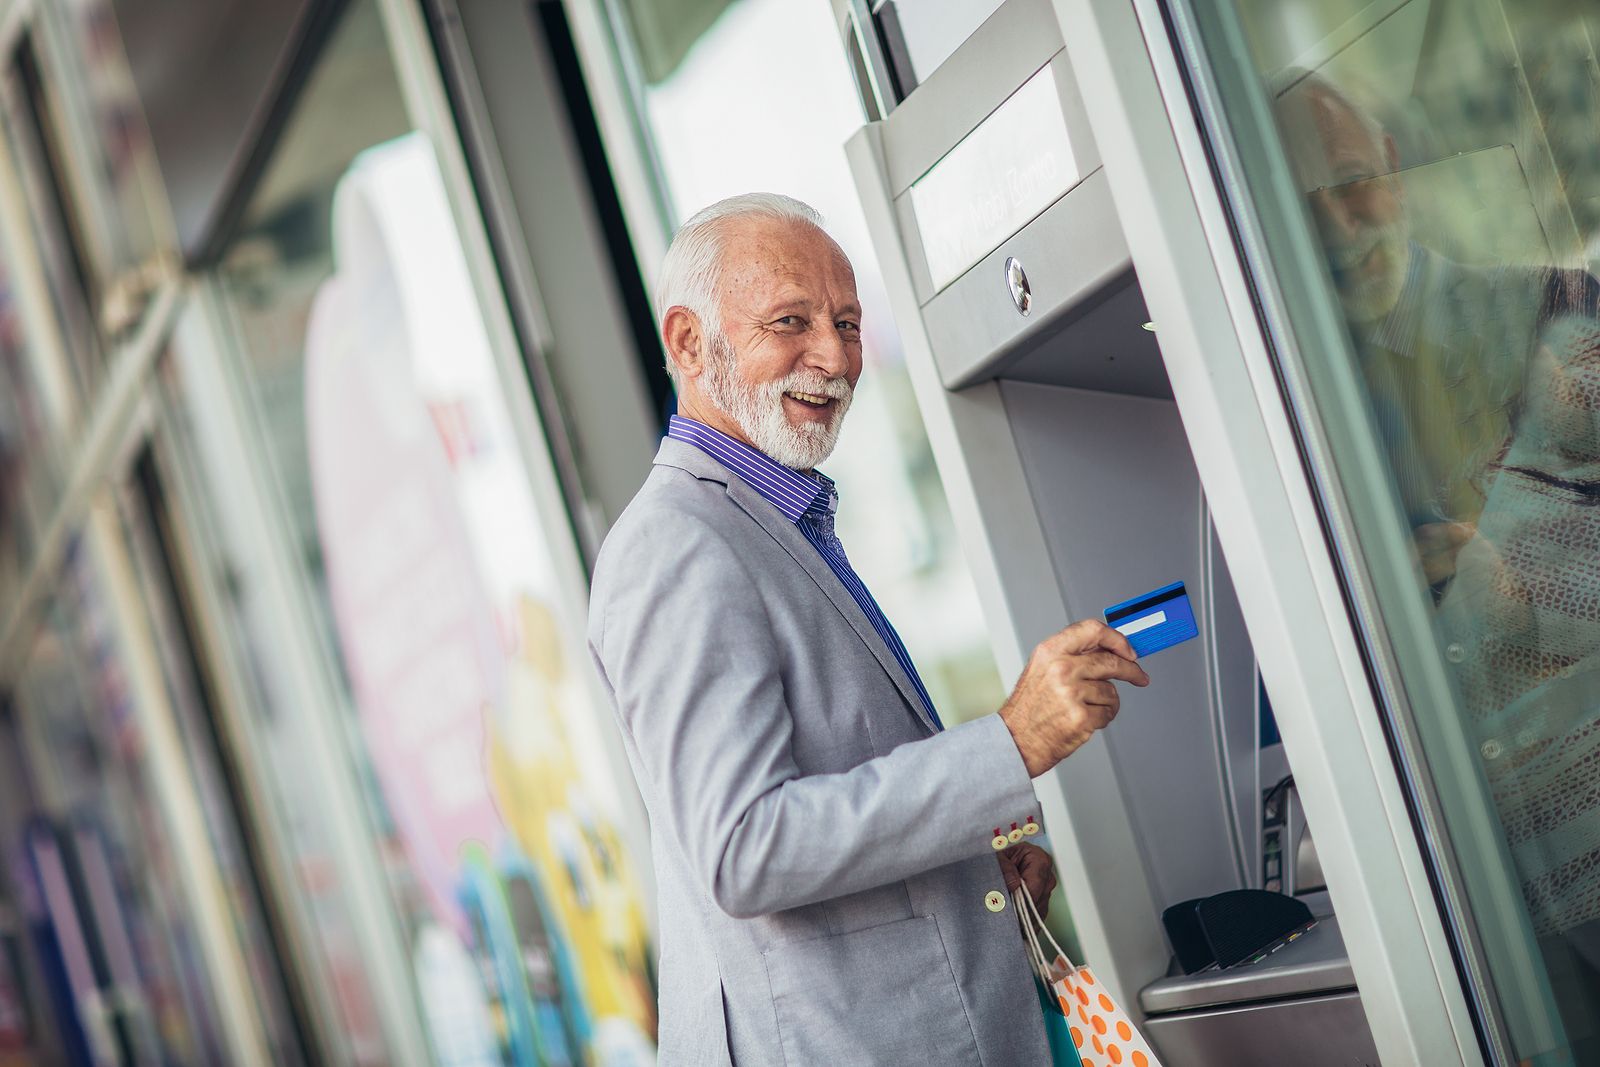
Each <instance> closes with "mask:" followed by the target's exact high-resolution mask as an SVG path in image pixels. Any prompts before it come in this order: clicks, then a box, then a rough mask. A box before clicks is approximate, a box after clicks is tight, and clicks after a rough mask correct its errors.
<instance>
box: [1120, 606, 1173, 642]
mask: <svg viewBox="0 0 1600 1067" xmlns="http://www.w3.org/2000/svg"><path fill="white" fill-rule="evenodd" d="M1166 621H1167V613H1166V612H1164V611H1157V612H1152V613H1151V614H1149V615H1146V616H1145V617H1144V618H1142V619H1134V620H1133V621H1132V622H1125V623H1123V624H1122V625H1121V626H1118V627H1117V633H1119V634H1121V635H1122V636H1123V637H1132V636H1133V635H1134V634H1136V633H1142V632H1143V631H1145V630H1148V629H1150V627H1152V626H1160V625H1161V624H1162V623H1164V622H1166Z"/></svg>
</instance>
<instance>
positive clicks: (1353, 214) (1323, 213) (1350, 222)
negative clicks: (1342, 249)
mask: <svg viewBox="0 0 1600 1067" xmlns="http://www.w3.org/2000/svg"><path fill="white" fill-rule="evenodd" d="M1313 208H1314V211H1315V214H1316V217H1317V221H1318V223H1320V224H1321V226H1322V229H1323V234H1324V236H1325V237H1327V238H1328V239H1329V240H1340V241H1349V240H1351V239H1353V238H1355V237H1357V236H1359V235H1360V234H1361V232H1362V231H1363V230H1364V229H1365V228H1366V220H1365V218H1364V216H1363V213H1362V212H1361V211H1360V210H1359V208H1358V205H1357V204H1356V202H1355V198H1354V197H1351V196H1347V195H1342V194H1341V193H1340V192H1338V191H1328V192H1323V193H1321V194H1319V195H1318V196H1317V197H1316V198H1315V200H1314V202H1313Z"/></svg>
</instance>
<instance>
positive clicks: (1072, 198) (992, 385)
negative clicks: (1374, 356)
mask: <svg viewBox="0 0 1600 1067" xmlns="http://www.w3.org/2000/svg"><path fill="white" fill-rule="evenodd" d="M985 6H986V7H988V8H991V9H994V10H993V13H992V14H991V15H989V16H988V17H987V19H986V20H985V21H983V22H982V24H981V25H980V26H977V27H976V29H975V30H974V31H973V32H972V33H971V35H970V36H968V37H966V38H965V40H964V41H963V42H962V43H961V44H960V45H959V47H957V48H956V49H955V50H954V51H953V52H952V53H950V54H949V56H948V58H945V59H944V60H943V62H942V63H940V64H939V65H938V66H937V68H936V69H934V70H932V71H931V72H921V73H923V77H921V78H920V79H919V80H918V82H917V84H916V87H915V90H914V91H911V92H904V85H905V84H906V83H907V82H909V81H910V80H911V77H910V75H911V74H913V73H915V72H910V71H908V70H907V69H906V67H905V66H904V63H905V56H904V53H903V50H901V49H897V48H896V47H893V46H894V45H895V39H894V37H893V32H894V31H895V29H896V27H895V26H894V24H893V22H892V15H893V9H892V6H891V7H890V8H889V9H888V11H887V12H886V11H885V10H884V9H883V7H882V5H880V6H879V9H878V10H876V11H867V10H865V9H864V8H863V7H862V6H861V5H854V4H845V5H844V6H843V8H842V9H841V10H842V12H843V13H844V14H845V15H847V16H849V15H852V14H853V15H855V16H857V17H856V18H847V19H846V20H845V25H846V27H847V38H846V45H847V49H848V50H849V51H850V53H851V55H852V58H853V61H854V63H855V68H856V72H857V75H858V78H859V79H860V81H861V83H862V84H863V85H870V84H871V83H872V82H873V81H874V80H875V79H876V80H878V81H879V83H880V84H881V83H883V82H890V81H892V82H898V83H899V85H900V86H901V92H900V94H898V95H903V96H904V99H903V100H900V101H898V103H897V106H895V107H894V108H893V110H892V111H891V112H890V113H888V114H887V115H884V116H883V117H881V118H880V119H879V120H878V121H875V122H873V123H870V124H869V125H868V126H867V127H866V128H864V129H863V130H861V131H860V132H859V133H858V134H857V135H856V136H855V137H854V138H853V139H852V141H851V142H850V144H849V146H848V153H849V157H850V160H851V166H852V169H853V171H854V173H855V176H856V180H857V183H858V186H859V189H860V193H861V197H862V200H863V203H864V204H865V206H866V208H867V214H868V220H869V225H870V226H871V228H872V231H873V240H874V243H875V245H876V246H877V252H878V256H879V259H880V260H881V261H882V263H883V266H884V271H885V275H886V282H887V284H888V287H889V290H890V296H891V300H892V301H893V302H894V305H895V307H894V311H895V317H896V321H897V325H898V326H899V328H900V330H901V333H902V335H903V336H904V337H905V338H906V344H907V348H908V354H907V360H908V364H909V365H910V369H911V372H912V375H913V378H914V382H915V387H916V390H917V394H918V400H919V404H920V406H921V408H922V410H923V414H924V417H925V419H926V420H927V422H928V425H929V432H930V435H931V436H932V437H933V438H934V440H935V444H936V454H938V458H939V459H940V462H941V470H942V472H943V474H944V477H945V480H946V483H947V486H948V487H949V488H950V492H951V498H952V504H953V508H954V510H955V511H956V513H957V521H958V524H959V525H960V526H961V527H962V533H963V538H964V543H965V545H966V548H967V551H968V554H969V557H971V558H972V560H973V566H974V569H975V571H976V577H977V579H978V583H979V585H980V587H981V590H982V594H983V595H984V596H985V598H986V600H987V603H986V609H987V611H988V612H989V618H990V620H991V623H995V622H996V620H1005V625H1000V626H998V627H997V628H998V629H1000V630H1003V631H1005V632H1004V633H1003V634H1001V636H1000V637H999V638H997V647H998V648H999V649H1000V651H1001V654H1002V658H1005V657H1006V656H1010V657H1011V658H1012V660H1013V665H1020V659H1019V658H1018V657H1020V656H1021V655H1024V654H1025V652H1026V650H1027V649H1028V648H1029V647H1031V644H1032V643H1033V642H1035V641H1037V640H1038V639H1039V638H1040V637H1043V636H1044V635H1046V634H1048V633H1050V632H1052V631H1053V630H1055V629H1057V628H1059V627H1060V626H1061V625H1062V624H1064V623H1065V622H1066V621H1067V620H1069V619H1073V618H1082V617H1090V616H1098V615H1099V614H1100V613H1101V611H1102V609H1104V608H1105V607H1106V606H1107V605H1112V604H1116V603H1118V602H1119V601H1123V600H1125V599H1127V598H1128V597H1131V596H1135V595H1138V594H1140V593H1142V592H1145V591H1147V590H1153V589H1157V588H1159V587H1162V586H1164V585H1167V584H1168V583H1171V582H1176V581H1183V582H1184V583H1186V586H1187V589H1188V591H1189V594H1190V596H1191V600H1192V603H1193V606H1194V609H1195V615H1196V618H1197V620H1198V622H1199V631H1200V636H1199V638H1198V639H1196V640H1192V641H1189V642H1187V643H1185V644H1181V645H1178V646H1175V647H1173V648H1170V649H1168V650H1166V651H1163V652H1160V653H1158V654H1156V655H1154V656H1152V657H1150V659H1149V660H1148V661H1146V663H1145V667H1146V669H1147V670H1148V671H1149V673H1150V675H1151V678H1152V685H1151V686H1150V687H1149V688H1148V689H1145V690H1135V689H1132V688H1125V689H1124V690H1123V696H1122V711H1121V714H1120V715H1119V717H1118V718H1117V720H1116V722H1115V723H1114V724H1113V725H1112V726H1111V727H1110V728H1109V729H1107V730H1106V731H1105V732H1104V733H1103V734H1102V735H1101V737H1100V738H1099V739H1097V740H1096V741H1095V742H1092V743H1091V744H1090V745H1089V746H1086V747H1085V748H1084V749H1082V750H1080V751H1079V752H1078V753H1076V754H1074V755H1073V756H1072V757H1071V758H1070V759H1069V760H1067V761H1066V762H1065V763H1063V764H1062V765H1061V766H1060V767H1059V768H1058V769H1057V770H1056V771H1055V772H1053V773H1052V775H1050V776H1048V777H1047V778H1045V779H1041V781H1040V782H1039V783H1038V788H1039V793H1040V796H1041V803H1042V804H1043V805H1044V808H1045V813H1046V818H1047V823H1048V825H1047V827H1046V829H1047V831H1048V832H1049V833H1050V834H1051V838H1052V844H1053V845H1054V847H1055V851H1056V854H1057V857H1058V860H1059V862H1060V867H1061V874H1062V878H1063V883H1064V885H1065V886H1066V889H1067V893H1068V897H1069V899H1070V900H1071V902H1072V907H1073V914H1074V917H1075V919H1076V921H1077V923H1078V926H1079V928H1080V931H1081V932H1082V936H1083V940H1084V944H1085V947H1086V949H1087V951H1088V953H1089V961H1090V962H1091V963H1092V964H1094V965H1095V967H1096V969H1097V971H1098V972H1100V973H1102V975H1103V976H1104V977H1106V978H1107V979H1108V980H1109V981H1110V983H1111V984H1112V986H1113V988H1114V989H1116V990H1117V991H1119V992H1120V994H1121V995H1122V997H1123V1000H1124V1002H1125V1003H1127V1004H1128V1006H1129V1008H1130V1009H1131V1010H1133V1011H1134V1012H1135V1013H1136V1014H1138V1015H1140V1016H1142V1025H1143V1027H1144V1028H1145V1032H1146V1033H1147V1034H1148V1036H1149V1037H1150V1038H1151V1040H1152V1042H1153V1043H1154V1044H1155V1045H1156V1046H1157V1047H1158V1049H1159V1051H1160V1053H1161V1055H1162V1056H1163V1058H1164V1060H1165V1062H1166V1063H1167V1064H1169V1065H1170V1067H1212V1065H1216V1067H1222V1065H1224V1064H1226V1065H1228V1067H1267V1065H1281V1064H1284V1063H1289V1062H1293V1063H1295V1064H1297V1067H1319V1065H1324V1064H1325V1065H1329V1067H1332V1065H1336V1064H1337V1065H1341V1067H1345V1065H1353V1064H1376V1063H1377V1062H1378V1053H1377V1050H1376V1047H1375V1045H1374V1041H1373V1037H1372V1034H1371V1032H1370V1031H1369V1028H1368V1024H1367V1019H1366V1015H1365V1013H1364V1011H1363V1007H1362V1002H1361V994H1360V991H1359V990H1358V988H1357V986H1356V982H1355V979H1354V976H1353V973H1352V969H1351V966H1350V963H1349V961H1348V959H1347V956H1346V952H1345V946H1344V942H1343V940H1342V938H1341V931H1340V927H1339V918H1338V916H1337V915H1336V914H1335V912H1334V910H1333V908H1332V906H1331V903H1330V901H1329V897H1328V894H1327V892H1326V891H1324V888H1323V880H1322V877H1321V873H1320V869H1319V866H1318V863H1317V858H1316V847H1315V839H1314V838H1313V837H1312V836H1311V828H1308V827H1307V826H1306V824H1305V821H1304V819H1303V817H1301V816H1300V814H1299V806H1298V803H1297V799H1296V796H1295V790H1294V787H1293V779H1292V777H1291V769H1292V768H1291V762H1290V760H1289V759H1288V758H1286V755H1285V752H1284V746H1283V744H1282V743H1281V742H1280V741H1279V740H1278V737H1277V730H1276V727H1275V724H1274V721H1273V717H1272V712H1271V707H1270V699H1269V697H1268V694H1267V691H1266V688H1265V686H1264V685H1263V683H1262V681H1261V675H1260V672H1259V671H1258V665H1257V662H1256V655H1255V652H1254V650H1253V648H1252V644H1251V640H1250V636H1249V634H1248V633H1247V632H1246V629H1245V624H1244V618H1243V615H1242V613H1241V609H1240V604H1239V601H1238V599H1237V597H1236V595H1235V590H1234V585H1233V582H1232V580H1231V578H1230V574H1229V566H1228V560H1227V559H1226V558H1225V557H1224V554H1223V553H1222V551H1221V549H1220V547H1219V544H1218V539H1217V537H1216V535H1215V531H1214V528H1213V525H1212V521H1211V515H1210V512H1209V510H1208V507H1207V500H1206V495H1205V493H1204V492H1203V491H1202V489H1201V485H1200V479H1199V476H1198V475H1197V472H1196V466H1195V462H1194V459H1193V456H1192V454H1191V444H1190V439H1189V437H1188V435H1187V434H1186V432H1185V427H1184V423H1183V420H1182V419H1181V418H1180V416H1179V411H1178V407H1177V404H1176V403H1175V401H1174V397H1173V390H1172V387H1171V385H1170V383H1169V380H1168V375H1167V372H1166V367H1165V364H1164V363H1163V358H1162V348H1161V340H1162V335H1161V324H1160V323H1159V322H1155V321H1152V320H1151V315H1150V314H1149V312H1148V311H1147V308H1146V302H1145V299H1144V295H1143V292H1142V291H1141V288H1140V283H1139V277H1138V274H1137V272H1136V270H1135V268H1134V263H1133V259H1132V256H1131V255H1130V251H1129V246H1128V242H1127V241H1126V240H1125V238H1124V233H1123V227H1122V225H1121V222H1120V221H1119V218H1118V214H1117V210H1116V207H1115V205H1114V204H1113V199H1112V193H1111V182H1112V181H1113V180H1114V178H1113V176H1110V175H1108V173H1107V171H1106V169H1105V168H1104V167H1103V166H1102V161H1101V159H1100V156H1099V153H1098V151H1097V148H1096V145H1095V141H1094V137H1093V135H1092V132H1091V130H1090V127H1089V122H1088V117H1087V114H1086V111H1085V105H1084V98H1083V94H1082V93H1081V92H1080V90H1079V85H1078V81H1077V79H1076V77H1075V75H1074V71H1073V69H1072V65H1071V63H1070V61H1069V55H1068V52H1067V50H1066V49H1064V48H1063V40H1062V35H1061V31H1060V29H1059V24H1058V22H1057V19H1056V17H1055V13H1054V11H1053V10H1052V8H1051V6H1050V4H1049V3H1048V2H1046V0H1010V2H1007V3H1004V4H1001V5H998V7H997V9H995V8H996V6H995V5H993V4H988V5H985ZM886 15H887V16H889V18H887V19H886ZM868 20H873V21H874V22H875V23H876V28H877V29H878V30H880V31H881V30H883V29H885V23H886V22H888V26H887V29H888V30H889V31H890V35H891V36H890V42H889V43H890V45H891V47H889V48H887V49H883V48H874V47H864V44H866V43H867V42H863V41H862V40H861V39H860V37H859V36H858V35H859V33H860V32H861V30H862V27H863V26H866V25H869V22H868ZM896 51H901V56H900V61H901V63H902V67H901V69H899V70H898V71H897V70H895V69H894V63H895V61H896V56H895V53H896ZM875 66H876V68H877V69H876V70H874V67H875ZM864 95H867V94H864ZM873 103H874V102H873V101H872V100H871V98H870V96H869V97H868V106H869V113H871V108H872V106H873ZM1003 666H1006V665H1005V664H1003ZM1241 889H1254V890H1263V889H1268V890H1275V891H1278V892H1279V893H1282V894H1284V895H1287V896H1293V897H1295V899H1298V900H1300V901H1301V902H1303V903H1305V904H1306V905H1307V906H1308V907H1309V909H1310V910H1311V913H1312V914H1313V915H1314V917H1315V920H1316V921H1315V924H1314V925H1312V926H1310V927H1309V928H1308V929H1306V930H1304V931H1301V932H1299V934H1298V936H1296V937H1295V939H1294V940H1293V941H1289V942H1281V941H1280V942H1278V943H1275V944H1274V945H1273V946H1270V950H1269V951H1264V952H1263V953H1258V954H1256V955H1255V956H1254V957H1253V958H1252V959H1249V960H1246V961H1245V962H1243V963H1240V964H1237V965H1235V966H1231V967H1228V968H1226V969H1223V968H1219V967H1217V966H1215V965H1212V966H1209V967H1206V968H1204V969H1200V970H1198V971H1196V973H1193V974H1185V973H1183V969H1182V968H1181V967H1180V966H1179V964H1178V961H1177V956H1176V954H1175V953H1174V951H1173V946H1172V945H1171V944H1170V943H1169V941H1168V939H1167V937H1166V936H1165V934H1164V932H1163V921H1162V918H1163V912H1164V911H1165V910H1166V909H1168V908H1170V907H1172V906H1174V905H1178V904H1180V903H1182V902H1185V901H1191V900H1194V899H1196V898H1205V897H1210V896H1212V895H1215V894H1220V893H1224V892H1228V891H1234V890H1241ZM1257 899H1261V898H1257Z"/></svg>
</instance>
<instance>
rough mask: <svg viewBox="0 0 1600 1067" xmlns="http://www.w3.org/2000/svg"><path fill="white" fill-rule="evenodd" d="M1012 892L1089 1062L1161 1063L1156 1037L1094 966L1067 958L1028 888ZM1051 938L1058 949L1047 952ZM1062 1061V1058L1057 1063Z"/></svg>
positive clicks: (1088, 1065) (1106, 1066)
mask: <svg viewBox="0 0 1600 1067" xmlns="http://www.w3.org/2000/svg"><path fill="white" fill-rule="evenodd" d="M1011 896H1012V899H1013V900H1014V901H1015V903H1016V906H1017V919H1018V921H1019V922H1020V923H1021V924H1022V935H1023V940H1024V941H1025V942H1027V945H1028V958H1029V960H1030V962H1031V963H1032V964H1033V969H1034V973H1035V974H1037V975H1038V976H1039V977H1040V979H1042V980H1043V982H1044V984H1045V985H1046V986H1047V987H1049V989H1050V991H1051V993H1052V994H1054V995H1055V998H1056V1002H1057V1003H1058V1004H1059V1005H1060V1007H1061V1009H1062V1010H1063V1011H1064V1012H1065V1013H1066V1018H1067V1026H1068V1032H1069V1033H1070V1034H1071V1036H1072V1044H1073V1047H1074V1048H1075V1049H1076V1050H1077V1053H1078V1056H1079V1058H1080V1060H1081V1062H1082V1064H1083V1067H1161V1061H1160V1060H1159V1059H1157V1058H1156V1054H1155V1052H1154V1051H1153V1050H1152V1049H1151V1048H1150V1043H1149V1042H1148V1041H1146V1040H1145V1039H1144V1035H1143V1034H1141V1033H1139V1031H1138V1029H1137V1028H1135V1027H1134V1025H1133V1020H1132V1019H1130V1018H1128V1013H1127V1012H1125V1011H1123V1010H1122V1008H1120V1007H1119V1006H1118V1005H1117V1003H1116V1001H1114V1000H1112V999H1111V994H1110V993H1108V992H1107V991H1106V989H1105V987H1104V986H1102V985H1101V984H1100V983H1099V981H1098V980H1096V978H1095V976H1094V972H1092V971H1091V970H1090V969H1089V968H1088V967H1086V966H1085V967H1079V966H1076V965H1075V964H1073V962H1072V961H1071V960H1069V959H1068V958H1067V954H1066V953H1065V952H1064V951H1062V948H1061V945H1060V944H1059V943H1057V941H1056V939H1055V935H1054V934H1052V933H1051V932H1050V928H1049V927H1047V926H1045V924H1044V919H1043V918H1042V917H1041V916H1040V915H1039V909H1038V908H1036V907H1034V904H1033V898H1032V897H1031V896H1029V895H1028V891H1027V890H1026V889H1022V888H1018V889H1016V890H1014V891H1013V892H1012V894H1011ZM1045 943H1048V944H1049V946H1050V947H1051V948H1053V949H1054V950H1055V954H1054V956H1051V955H1049V954H1048V953H1046V952H1045V950H1044V945H1045ZM1052 1014H1054V1013H1052ZM1061 1062H1062V1061H1061V1060H1059V1059H1058V1060H1056V1063H1057V1064H1059V1063H1061Z"/></svg>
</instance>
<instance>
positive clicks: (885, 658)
mask: <svg viewBox="0 0 1600 1067" xmlns="http://www.w3.org/2000/svg"><path fill="white" fill-rule="evenodd" d="M727 487H728V496H729V497H730V498H732V500H733V502H734V503H736V504H738V505H739V506H740V507H741V508H743V509H744V510H745V512H746V513H747V514H748V515H749V516H750V517H751V518H752V519H755V520H756V522H757V523H759V524H760V525H761V528H762V529H764V530H766V531H767V533H768V534H770V535H771V536H772V539H773V540H774V541H776V542H778V544H779V545H781V546H782V547H783V550H784V551H785V552H787V553H789V556H790V557H791V558H792V559H793V560H794V561H795V562H796V563H798V564H799V565H800V567H801V569H802V570H804V571H805V572H806V574H807V575H809V576H810V578H811V580H812V581H813V582H815V583H816V586H817V588H818V589H820V590H822V593H823V595H824V596H826V597H827V598H828V599H829V600H830V601H831V602H832V603H833V606H834V608H836V609H837V610H838V612H839V614H840V615H841V616H843V617H844V620H845V622H847V623H849V624H850V628H851V629H852V630H854V631H855V632H856V636H857V637H859V638H860V639H861V642H862V643H863V644H864V645H866V646H867V650H868V651H869V652H871V653H872V655H873V656H874V657H875V658H876V659H877V661H878V665H879V666H881V667H882V668H883V669H884V672H885V673H886V674H888V675H889V679H890V681H892V682H894V684H895V688H896V689H899V690H900V695H901V696H902V697H904V698H905V701H906V703H907V704H908V705H910V707H911V710H912V711H913V712H914V713H915V714H916V716H917V719H918V720H919V721H920V722H921V723H922V724H923V725H924V726H925V727H927V728H928V730H929V732H930V733H931V732H936V731H937V727H935V726H934V724H933V720H932V719H930V718H929V717H928V709H927V708H926V707H925V706H924V705H923V703H922V698H921V697H920V696H918V695H917V688H916V686H915V685H913V684H912V683H911V679H910V678H909V677H908V676H907V675H906V672H905V670H904V669H903V668H902V667H901V666H900V662H899V661H898V660H897V659H895V658H894V653H892V652H890V651H889V646H888V645H886V644H885V643H884V641H883V638H881V637H879V636H878V631H877V630H875V629H873V628H872V622H871V621H870V620H869V619H868V618H867V616H866V613H865V612H863V611H862V610H861V605H860V604H857V603H856V598H855V597H853V596H851V595H850V591H849V590H848V589H846V588H845V587H844V584H843V583H842V582H840V581H839V576H838V575H836V574H834V573H833V568H831V567H829V566H828V563H827V561H826V560H824V559H823V558H822V555H821V553H819V552H818V551H817V550H816V548H815V547H813V546H812V544H811V542H810V541H807V540H806V536H805V534H803V533H801V532H800V528H799V527H798V526H796V525H795V524H794V523H792V522H790V521H789V519H788V517H787V516H785V515H784V514H782V513H781V512H779V511H778V509H777V508H775V507H773V506H772V505H771V504H769V503H768V502H767V500H766V498H765V497H763V496H762V495H761V494H760V493H758V492H756V491H755V490H754V489H752V488H750V486H749V485H747V484H746V483H745V482H744V480H743V479H741V478H737V477H733V476H731V474H730V476H729V477H728V479H727Z"/></svg>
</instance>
